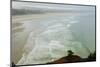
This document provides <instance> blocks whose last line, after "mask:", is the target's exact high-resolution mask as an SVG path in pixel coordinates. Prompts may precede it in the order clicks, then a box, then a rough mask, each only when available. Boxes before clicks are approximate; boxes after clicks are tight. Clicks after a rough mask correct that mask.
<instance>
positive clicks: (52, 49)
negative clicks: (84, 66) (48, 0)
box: [12, 1, 95, 65]
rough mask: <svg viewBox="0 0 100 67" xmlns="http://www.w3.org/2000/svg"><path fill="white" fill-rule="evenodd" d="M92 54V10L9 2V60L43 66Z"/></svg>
mask: <svg viewBox="0 0 100 67" xmlns="http://www.w3.org/2000/svg"><path fill="white" fill-rule="evenodd" d="M68 50H72V51H73V52H74V53H75V54H76V55H79V56H81V57H82V58H86V57H88V55H89V54H90V53H93V52H94V51H95V7H94V6H77V5H60V4H44V3H31V2H15V1H13V2H12V61H13V62H14V63H16V64H21V65H22V64H43V63H47V62H51V61H54V60H57V59H59V58H61V57H64V56H67V51H68Z"/></svg>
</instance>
